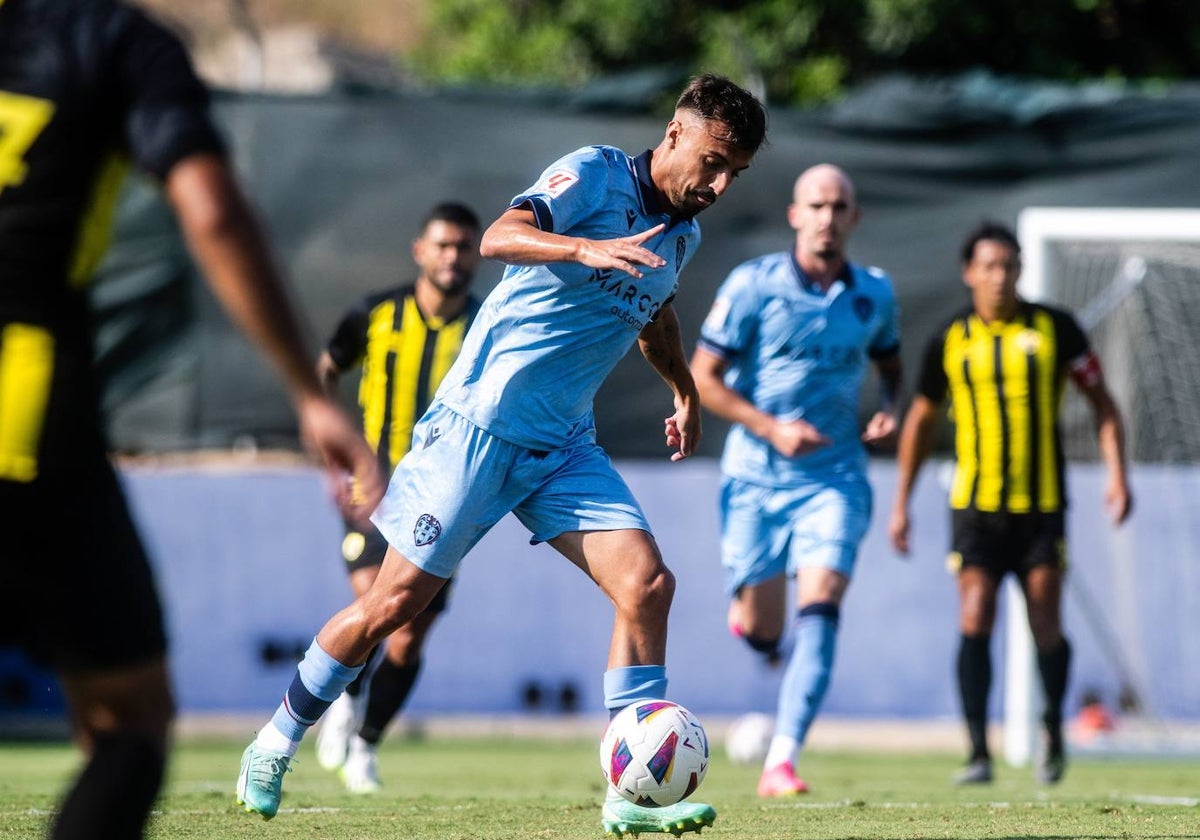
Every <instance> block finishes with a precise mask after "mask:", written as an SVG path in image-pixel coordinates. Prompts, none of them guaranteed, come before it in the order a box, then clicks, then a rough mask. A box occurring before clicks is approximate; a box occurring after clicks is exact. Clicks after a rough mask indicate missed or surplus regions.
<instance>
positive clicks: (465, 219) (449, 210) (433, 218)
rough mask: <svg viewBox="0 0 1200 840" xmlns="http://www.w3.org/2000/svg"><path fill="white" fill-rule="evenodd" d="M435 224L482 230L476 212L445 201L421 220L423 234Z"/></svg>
mask: <svg viewBox="0 0 1200 840" xmlns="http://www.w3.org/2000/svg"><path fill="white" fill-rule="evenodd" d="M434 222H448V223H449V224H452V225H458V226H459V227H464V228H470V229H471V230H475V231H478V230H480V229H481V228H480V225H479V217H478V216H476V215H475V211H474V210H472V209H471V208H470V207H468V206H467V205H465V204H462V203H460V202H458V201H443V202H442V203H441V204H435V205H434V206H433V207H432V208H430V210H429V212H428V213H426V214H425V218H424V219H422V220H421V233H422V234H424V233H425V231H427V230H428V229H429V226H430V225H431V224H433V223H434Z"/></svg>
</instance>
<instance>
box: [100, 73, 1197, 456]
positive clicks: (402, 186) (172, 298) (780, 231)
mask: <svg viewBox="0 0 1200 840" xmlns="http://www.w3.org/2000/svg"><path fill="white" fill-rule="evenodd" d="M217 115H218V118H219V120H220V122H221V124H222V126H223V127H224V129H225V131H226V132H227V135H228V137H229V140H230V144H231V146H232V148H233V155H234V159H235V162H236V165H237V168H238V169H239V170H240V172H241V173H242V174H243V175H244V176H245V180H246V183H247V184H248V185H249V188H250V191H251V192H252V195H253V198H254V200H255V202H256V204H257V205H258V207H259V208H260V209H261V211H262V214H263V215H264V217H265V219H266V221H267V224H268V226H269V228H270V230H271V232H272V233H273V234H274V238H275V242H276V243H277V248H278V252H279V255H280V259H281V262H282V263H283V264H284V265H285V267H286V269H287V271H288V273H289V275H290V277H291V279H292V281H293V284H294V288H295V291H296V294H297V296H298V299H299V301H300V302H301V304H302V307H303V309H304V311H305V312H306V314H307V316H308V318H309V321H310V322H311V324H312V326H313V346H314V349H315V348H316V347H317V346H318V343H319V342H320V341H321V340H322V339H323V338H324V337H325V336H326V335H327V334H328V332H329V330H330V329H331V328H332V327H333V325H334V324H335V322H336V320H337V319H338V317H339V316H340V314H341V312H342V311H343V310H344V308H345V307H346V306H348V305H349V304H350V303H352V302H353V301H355V300H356V299H357V298H358V297H359V296H361V295H362V294H364V293H365V292H367V291H369V290H373V289H377V288H380V287H383V286H386V285H389V284H391V283H394V282H396V281H400V280H407V279H410V278H411V261H410V257H409V247H408V246H409V242H410V240H411V239H412V237H413V235H414V234H415V232H416V226H417V224H418V221H419V219H420V217H421V215H422V214H423V213H424V211H425V210H426V209H427V208H428V207H429V206H430V205H431V204H432V203H434V202H436V201H440V200H443V199H450V198H453V199H459V200H463V201H466V202H468V203H469V204H471V205H472V206H474V207H475V208H476V209H477V211H478V212H479V213H480V215H481V216H482V217H484V218H485V220H490V219H491V218H494V217H495V216H496V215H498V214H499V213H500V212H501V211H502V210H503V209H504V208H505V206H506V205H507V202H508V200H509V198H510V197H511V196H512V195H513V194H515V193H516V192H518V191H519V190H521V189H523V188H524V187H525V186H527V185H528V184H529V183H530V182H531V181H532V180H533V179H534V178H535V177H536V176H537V175H538V174H539V172H540V171H541V170H542V168H543V167H544V166H545V165H547V164H548V163H550V162H551V161H552V160H554V159H555V158H557V157H558V156H560V155H562V154H565V153H566V152H569V151H571V150H573V149H575V148H578V147H579V146H583V145H589V144H596V143H605V144H612V145H616V146H619V147H621V148H623V149H626V150H628V151H631V152H637V151H641V150H642V149H645V148H648V147H651V146H654V145H656V144H657V142H658V140H659V139H660V138H661V134H662V130H663V127H664V125H665V121H666V120H665V117H663V116H662V115H657V116H650V115H641V114H630V113H627V112H621V111H611V110H610V111H590V112H589V111H581V110H578V109H569V108H565V107H563V106H561V105H556V104H546V103H541V104H539V103H537V102H531V101H520V100H512V99H495V98H493V99H486V98H481V97H475V98H467V97H445V96H443V97H430V96H422V95H415V94H414V95H407V94H396V95H387V96H371V97H357V98H355V97H327V98H277V97H260V96H229V95H227V96H223V97H220V98H219V100H218V105H217ZM769 137H770V146H769V147H768V148H767V149H765V150H764V151H763V152H762V153H761V154H760V155H759V157H758V159H757V160H756V161H755V163H754V165H753V167H752V168H751V169H750V170H749V171H748V172H747V173H746V174H745V175H744V176H743V177H742V178H741V179H740V180H739V181H738V183H737V184H736V185H735V186H734V188H733V189H732V190H731V191H730V192H729V193H728V194H727V195H726V196H725V197H724V198H722V200H721V201H720V202H718V204H717V205H716V207H714V208H713V209H712V210H710V211H708V212H707V213H705V214H704V216H702V217H701V218H702V226H703V229H704V244H703V246H702V247H701V252H700V255H699V257H698V258H697V259H696V260H695V261H694V262H693V264H692V266H691V267H690V268H689V269H688V270H687V271H686V272H685V274H684V277H683V281H682V284H681V289H680V294H679V297H678V299H677V304H676V305H677V307H678V310H679V313H680V316H681V319H682V321H683V325H684V330H685V339H686V342H687V344H688V350H689V352H690V349H691V346H692V343H693V342H694V340H695V336H696V332H697V329H698V326H699V324H700V321H701V320H702V319H703V317H704V314H705V312H706V311H707V309H708V306H709V303H710V302H711V300H712V295H713V293H714V291H715V289H716V287H717V285H718V284H719V283H720V282H721V280H722V279H723V278H724V276H725V275H726V273H727V272H728V271H729V270H730V269H731V268H733V267H734V266H735V265H736V264H737V263H739V262H741V261H743V260H746V259H749V258H751V257H753V256H757V255H758V254H761V253H764V252H767V251H772V250H783V249H786V248H788V247H790V243H791V231H790V230H789V228H788V227H787V225H786V221H785V216H784V210H785V207H786V205H787V203H788V201H789V199H790V192H791V186H792V183H793V181H794V179H795V176H796V175H797V174H798V173H799V172H800V171H801V170H802V169H804V168H805V167H807V166H809V165H811V164H814V163H817V162H821V161H831V162H834V163H837V164H839V165H841V166H842V167H844V168H845V169H847V170H848V171H849V172H850V174H851V175H852V177H853V178H854V180H855V181H856V183H857V185H858V190H859V197H860V201H861V204H862V206H863V209H864V215H863V219H862V222H861V224H860V227H859V229H858V231H857V233H856V234H855V236H854V239H853V241H852V243H851V256H852V258H853V259H855V260H857V261H859V262H865V263H872V264H876V265H879V266H882V267H884V268H885V269H887V270H888V271H889V272H890V273H891V275H892V277H893V278H894V280H895V284H896V290H897V292H898V295H899V299H900V303H901V317H902V334H903V341H904V356H905V362H906V364H907V366H908V369H909V371H910V372H911V371H912V370H914V369H915V367H916V361H917V356H918V352H919V349H920V347H921V345H922V344H923V342H924V339H925V336H926V335H928V333H929V331H930V330H931V329H933V328H934V326H935V325H936V324H937V322H938V321H940V320H941V319H942V318H944V317H947V316H948V315H949V314H950V313H951V312H953V311H954V309H956V308H957V307H958V306H960V305H962V303H963V302H965V293H964V290H963V288H962V286H961V283H960V280H959V273H958V265H957V250H958V245H959V242H960V240H961V238H962V236H963V235H964V234H965V233H966V231H967V230H968V229H969V228H970V227H972V226H973V225H974V224H975V223H976V222H978V221H979V220H981V219H982V218H984V217H990V218H996V219H999V220H1002V221H1005V222H1008V223H1015V221H1016V217H1017V214H1018V213H1019V212H1020V211H1021V209H1023V208H1025V207H1027V206H1096V207H1101V206H1122V207H1188V206H1194V205H1195V204H1196V203H1197V201H1198V198H1200V160H1198V157H1200V156H1198V154H1197V150H1198V149H1200V95H1197V94H1195V93H1194V92H1191V91H1188V90H1186V89H1184V90H1175V91H1172V92H1170V93H1169V94H1167V93H1164V94H1163V95H1160V96H1152V95H1147V94H1145V93H1123V92H1121V91H1120V90H1114V89H1112V88H1096V89H1088V88H1071V89H1068V88H1056V87H1047V86H1031V85H1020V84H1001V83H998V82H997V81H996V80H994V79H988V78H986V77H970V76H968V77H962V78H959V79H954V80H943V81H931V82H926V83H919V82H915V81H912V80H905V79H889V80H884V81H882V82H880V83H878V84H876V85H873V86H871V87H868V88H866V89H864V90H861V91H859V92H858V93H857V94H856V95H854V96H852V97H850V98H849V99H848V100H846V101H845V102H843V103H841V104H839V105H837V106H834V107H830V108H827V109H823V110H820V111H812V112H788V111H779V110H774V111H772V114H771V124H770V134H769ZM499 276H500V267H499V266H497V265H494V264H485V266H484V268H483V270H482V272H481V275H480V278H479V286H480V289H481V290H486V289H487V288H490V287H491V286H492V285H493V284H494V283H495V282H496V281H497V280H498V279H499ZM95 297H96V302H97V308H98V310H99V312H100V316H101V318H100V322H101V328H100V333H99V341H100V348H101V354H100V364H101V367H102V370H103V371H104V372H105V375H106V379H107V383H108V387H107V389H106V394H107V398H106V399H107V404H108V408H109V414H110V421H111V422H110V425H111V436H112V439H113V443H114V446H115V447H116V448H118V449H121V450H126V451H163V450H177V449H191V448H198V447H223V446H229V445H235V444H241V443H248V442H249V443H253V444H254V445H257V446H279V445H282V446H292V445H294V444H295V427H294V421H293V418H292V415H291V411H290V408H289V406H288V405H287V403H286V400H285V399H284V397H283V395H282V391H281V390H280V388H279V386H278V385H277V384H276V383H275V380H274V378H273V376H272V375H271V373H270V371H269V370H268V369H267V367H266V366H265V363H263V362H261V361H260V360H259V358H258V357H257V356H256V355H255V354H253V353H252V352H251V351H250V350H249V348H248V347H247V345H246V344H245V342H244V341H243V340H242V339H241V338H240V336H239V335H238V334H237V332H236V330H234V328H233V327H232V326H230V325H229V324H228V323H227V321H226V320H225V319H224V317H223V316H222V315H221V314H220V312H219V310H218V309H217V307H216V304H215V303H214V302H213V301H212V299H211V298H210V296H209V295H208V293H207V290H206V289H205V288H204V286H203V284H202V283H200V282H198V281H197V280H196V278H195V276H194V275H193V273H192V271H191V269H190V267H189V265H188V262H187V259H186V256H185V255H184V253H183V250H182V248H181V247H180V245H179V242H178V238H177V236H176V234H175V232H174V228H173V226H172V223H171V220H170V217H169V215H168V214H167V213H166V212H165V210H164V208H163V206H162V204H161V203H160V201H159V200H158V198H157V195H156V193H155V192H154V191H153V190H152V189H150V188H148V186H147V185H146V184H144V183H141V184H137V185H134V186H133V187H131V189H130V190H129V191H128V192H127V194H126V196H125V197H124V199H123V205H122V209H121V213H120V217H119V221H118V229H117V231H116V238H115V242H114V247H113V248H112V251H111V252H110V255H109V258H108V260H107V261H106V263H105V265H104V266H103V269H102V272H101V276H100V278H99V279H98V282H97V284H96V286H95ZM350 388H352V383H348V389H347V397H348V399H353V395H352V390H350ZM669 405H670V401H669V399H668V393H667V391H666V390H665V389H664V388H663V386H662V385H661V383H660V381H659V380H658V378H657V376H656V375H655V374H654V373H653V372H652V371H651V370H650V368H649V366H648V365H646V364H645V363H644V362H643V361H642V360H641V358H640V357H639V356H638V354H637V352H636V351H633V352H632V353H631V355H630V356H629V357H628V358H626V359H625V361H624V362H622V364H621V365H620V366H619V367H618V369H617V371H616V373H615V374H614V376H613V377H612V378H611V379H610V380H609V382H608V383H607V384H606V385H605V387H604V388H603V390H602V391H601V393H600V395H599V398H598V400H597V406H596V410H597V418H598V426H599V429H600V435H601V439H602V441H603V442H604V443H605V445H606V446H607V447H608V448H609V450H610V451H611V452H612V454H613V455H615V456H618V457H643V456H660V455H663V454H664V452H665V450H664V449H663V446H662V441H661V428H662V417H664V416H666V415H667V414H668V413H669ZM706 431H707V436H706V441H705V446H704V448H703V450H702V451H703V452H705V453H707V454H715V453H717V452H718V451H719V447H720V442H721V438H722V431H723V428H722V427H721V425H720V423H719V422H718V421H716V420H715V419H711V418H710V419H709V421H708V424H707V426H706Z"/></svg>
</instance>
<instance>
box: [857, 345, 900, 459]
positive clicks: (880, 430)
mask: <svg viewBox="0 0 1200 840" xmlns="http://www.w3.org/2000/svg"><path fill="white" fill-rule="evenodd" d="M875 369H876V370H877V371H878V372H879V379H880V383H881V389H882V391H883V405H882V407H881V408H880V409H879V411H877V412H875V414H874V416H872V417H871V419H870V421H869V422H868V423H867V428H866V429H865V430H864V431H863V434H862V441H863V443H869V444H871V445H872V446H891V445H892V444H894V443H895V440H896V433H897V432H898V431H899V429H900V419H899V417H898V416H897V412H898V411H899V405H900V396H901V395H900V388H901V383H902V382H903V368H902V366H901V364H900V356H899V355H895V356H888V357H886V358H882V359H879V360H878V361H877V362H876V363H875Z"/></svg>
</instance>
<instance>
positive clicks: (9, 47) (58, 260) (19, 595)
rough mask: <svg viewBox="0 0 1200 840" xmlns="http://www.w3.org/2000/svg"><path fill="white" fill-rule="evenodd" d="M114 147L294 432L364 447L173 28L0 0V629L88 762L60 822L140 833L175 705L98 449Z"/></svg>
mask: <svg viewBox="0 0 1200 840" xmlns="http://www.w3.org/2000/svg"><path fill="white" fill-rule="evenodd" d="M128 164H132V165H134V166H137V167H138V168H140V169H142V170H144V171H146V172H147V173H149V174H150V175H152V176H154V177H156V178H157V179H158V180H159V181H160V182H161V184H162V186H163V189H164V191H165V193H166V196H167V198H168V199H169V201H170V203H171V205H172V207H173V209H174V211H175V213H176V215H177V216H178V218H179V221H180V226H181V228H182V231H183V233H184V236H185V238H186V239H187V242H188V245H189V247H190V248H191V250H192V252H193V254H194V255H195V256H196V258H197V259H198V260H199V262H200V264H201V267H202V268H203V270H204V273H205V275H206V276H207V277H208V279H209V282H210V283H211V285H212V287H213V289H214V291H215V293H216V294H217V296H218V298H219V299H220V300H221V301H222V302H223V303H224V305H225V307H226V308H227V309H228V310H229V312H230V313H231V315H233V317H234V318H235V320H236V321H237V322H238V323H239V325H240V326H241V327H242V328H243V329H244V330H245V331H246V332H248V333H249V334H250V335H252V336H253V337H254V338H255V339H256V340H257V341H258V343H259V344H260V345H261V347H262V348H263V349H264V350H265V351H266V352H267V353H268V355H270V356H271V358H272V360H273V361H274V362H275V363H276V365H277V366H278V368H279V369H280V371H281V373H282V374H283V377H284V379H285V381H286V383H287V385H288V388H289V391H290V394H291V397H292V399H293V400H294V402H295V406H296V409H297V411H298V413H299V418H300V425H301V431H302V433H303V435H304V438H305V440H306V441H307V442H308V443H309V445H310V446H311V447H312V448H313V449H314V450H315V452H316V453H317V454H318V455H319V456H320V457H321V459H322V460H323V461H324V462H325V464H326V465H327V466H328V467H329V468H330V469H331V470H333V471H336V472H337V473H338V476H337V480H338V483H339V486H345V485H346V484H347V480H346V477H345V476H344V475H342V474H341V473H342V472H343V471H349V472H350V473H352V474H353V475H354V476H355V477H356V480H358V481H360V482H361V483H360V484H359V486H360V488H361V490H362V494H361V495H362V500H363V507H365V508H367V512H369V509H370V507H373V506H374V502H375V501H376V500H378V498H379V496H381V495H382V489H383V488H382V481H381V478H380V474H379V469H378V466H377V464H376V462H375V459H374V457H373V455H372V453H371V451H370V449H369V447H368V446H367V445H366V443H365V441H363V440H362V438H361V436H360V435H359V434H358V433H357V432H356V430H355V428H354V424H353V423H352V421H351V420H350V419H349V417H347V416H346V415H345V414H344V413H343V412H342V411H341V410H340V409H339V408H338V407H337V406H336V404H335V403H334V402H333V401H332V400H330V399H329V398H328V396H327V395H326V394H325V393H324V391H323V389H322V388H321V384H320V382H319V381H318V379H317V377H316V375H315V373H314V371H313V367H312V361H311V358H310V357H309V355H308V353H307V352H306V350H305V348H304V342H303V340H302V331H301V328H300V326H299V323H298V321H297V319H296V317H295V315H294V313H293V309H292V307H291V304H290V302H289V300H288V297H287V294H286V292H285V291H284V288H283V286H282V284H281V282H280V279H279V276H278V275H277V273H276V270H275V268H274V267H273V263H272V260H271V257H270V254H269V250H268V248H267V245H266V243H265V241H264V239H263V238H262V235H261V233H260V232H259V227H258V225H257V223H256V221H255V219H254V216H253V213H252V211H251V210H250V208H249V206H248V205H247V203H246V201H245V199H244V197H243V195H242V192H241V190H240V188H239V187H238V185H237V184H236V182H235V180H234V178H233V176H232V174H231V171H230V169H229V167H228V165H227V163H226V160H225V154H224V149H223V146H222V143H221V141H220V139H219V138H218V136H217V133H216V131H215V130H214V128H213V126H212V124H211V122H210V120H209V116H208V97H207V94H206V92H205V89H204V87H203V86H202V85H201V83H200V82H199V81H198V80H197V78H196V76H195V74H194V73H193V72H192V68H191V66H190V64H189V62H188V59H187V56H186V54H185V52H184V50H183V48H182V47H181V45H180V44H179V42H178V40H177V39H176V38H175V37H174V36H172V35H170V34H169V33H167V32H166V31H165V30H163V29H162V28H161V27H159V26H158V25H157V24H155V23H153V22H151V21H150V20H149V19H148V18H146V17H145V16H144V15H143V14H142V13H140V12H138V11H136V10H134V9H132V8H130V7H128V6H125V5H123V4H121V3H119V2H115V0H0V540H2V544H3V552H2V555H0V641H3V642H6V643H7V642H15V643H17V644H19V645H21V646H22V647H23V648H24V649H25V650H26V651H28V652H29V653H30V654H31V655H32V656H33V657H34V658H35V659H38V660H41V661H43V662H45V663H47V664H49V665H50V666H52V667H53V668H54V669H55V670H56V672H57V673H58V675H59V677H60V679H61V681H62V684H63V688H64V691H65V693H66V695H67V700H68V703H69V705H70V710H71V715H72V723H73V726H74V730H75V733H76V735H77V738H78V740H79V742H80V744H81V745H82V746H83V747H84V749H85V750H86V751H87V752H88V754H89V760H88V762H87V764H86V766H85V767H84V769H83V772H82V774H81V775H80V776H79V778H78V779H77V780H76V782H75V784H74V786H73V788H72V789H71V791H70V793H69V794H68V796H67V797H66V799H65V801H64V802H63V805H62V808H61V809H60V811H59V813H58V814H57V816H56V817H55V818H53V820H52V826H51V828H50V831H51V834H52V836H54V837H56V838H96V837H104V838H136V837H140V836H141V834H142V827H143V825H144V823H145V820H146V815H147V813H148V811H149V809H150V807H151V805H152V804H153V802H154V799H155V797H156V795H157V792H158V789H159V785H160V784H161V780H162V773H163V767H164V763H165V757H166V748H167V740H168V730H169V727H170V722H171V719H172V717H173V714H174V704H173V700H172V697H171V691H170V687H169V677H168V673H167V666H166V638H165V633H164V630H163V618H162V611H161V608H160V604H159V600H158V595H157V592H156V588H155V584H154V580H153V575H152V573H151V570H150V566H149V564H148V562H147V560H146V556H145V553H144V551H143V548H142V545H141V542H140V540H139V538H138V536H137V533H136V532H135V529H134V526H133V522H132V519H131V517H130V514H129V511H128V509H127V506H126V503H125V499H124V497H123V496H122V494H121V490H120V487H119V485H118V483H117V478H116V475H115V474H114V472H113V469H112V467H111V466H110V465H109V463H108V460H107V457H106V451H105V441H104V434H103V428H102V423H101V419H100V411H99V407H98V401H97V397H96V385H95V382H94V379H93V375H92V371H91V359H92V347H91V327H90V316H89V312H88V304H87V298H86V296H85V294H84V290H85V287H86V284H87V282H88V280H89V278H90V276H91V273H92V270H93V269H94V267H95V265H96V262H97V261H98V259H99V257H100V255H101V254H102V253H103V251H104V249H105V246H106V243H107V237H108V227H109V225H108V222H109V221H110V219H111V210H112V207H113V204H114V202H115V199H116V195H117V190H118V187H119V184H120V176H121V174H122V173H123V171H124V170H125V169H126V168H127V165H128Z"/></svg>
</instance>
